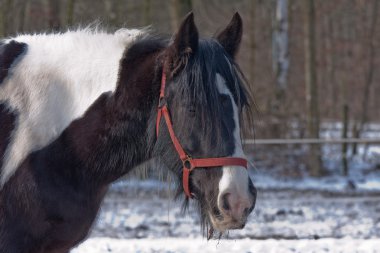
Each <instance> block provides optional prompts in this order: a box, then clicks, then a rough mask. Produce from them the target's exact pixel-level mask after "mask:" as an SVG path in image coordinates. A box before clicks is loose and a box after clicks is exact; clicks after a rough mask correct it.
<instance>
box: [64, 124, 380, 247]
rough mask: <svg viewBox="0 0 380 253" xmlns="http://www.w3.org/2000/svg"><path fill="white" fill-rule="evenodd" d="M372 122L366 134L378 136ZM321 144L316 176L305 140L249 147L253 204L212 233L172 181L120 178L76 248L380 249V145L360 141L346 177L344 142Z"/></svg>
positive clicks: (330, 133) (330, 131)
mask: <svg viewBox="0 0 380 253" xmlns="http://www.w3.org/2000/svg"><path fill="white" fill-rule="evenodd" d="M375 126H376V127H378V128H376V129H375V130H374V131H372V132H371V133H369V134H368V136H366V137H379V135H380V126H379V125H375ZM339 132H340V131H339V127H338V130H337V131H336V133H335V132H333V131H332V130H329V131H327V132H326V133H324V134H322V135H323V136H324V137H331V136H335V135H336V136H339ZM325 135H326V136H325ZM322 151H323V163H324V165H325V168H326V169H327V173H328V174H327V176H325V177H323V178H318V179H314V178H310V177H309V176H308V175H307V170H306V169H305V167H304V166H303V165H302V156H304V154H305V152H307V150H305V147H304V146H300V147H298V148H295V147H285V149H284V148H283V147H281V148H280V149H276V148H275V147H271V150H270V152H267V150H263V151H262V153H260V152H261V151H260V150H254V151H252V152H250V153H251V154H254V155H252V156H251V157H250V159H251V161H252V162H253V164H254V167H255V168H250V174H251V178H252V179H253V181H254V184H255V185H256V186H257V187H258V199H257V203H256V208H255V210H254V212H253V213H252V214H251V216H250V219H249V222H248V223H247V224H246V226H245V228H244V229H243V230H238V231H230V232H229V233H228V234H226V235H223V236H222V238H221V239H213V240H210V241H207V240H206V239H204V238H203V237H202V232H201V231H200V226H199V217H197V215H196V212H195V211H194V210H193V209H191V208H190V210H189V212H188V213H186V215H184V214H183V213H182V211H181V203H177V202H174V201H173V200H172V199H173V197H172V196H170V192H171V189H172V188H173V186H168V183H167V182H160V181H155V180H145V181H138V180H133V179H129V180H124V181H121V182H118V183H116V184H114V185H113V186H112V187H111V189H110V191H109V193H108V195H107V197H106V198H105V200H104V203H103V206H102V209H101V211H100V213H99V217H98V219H97V221H96V224H95V225H94V228H93V230H92V232H91V234H90V235H89V238H88V239H87V240H86V241H85V242H83V243H82V244H81V245H79V246H78V247H77V248H76V249H73V250H72V252H71V253H103V252H112V253H129V252H140V253H142V252H147V253H148V252H149V253H153V252H155V253H156V252H163V253H169V252H170V253H172V252H173V253H174V252H183V253H185V252H187V253H188V252H197V253H198V252H221V253H222V252H226V253H227V252H228V253H230V252H243V253H248V252H251V253H254V252H258V253H261V252H263V253H271V252H273V253H282V252H284V253H285V252H286V253H288V252H289V253H290V252H291V253H295V252H296V253H298V252H299V253H304V252H333V253H339V252H342V253H375V252H379V253H380V146H365V145H360V146H358V155H356V156H352V157H350V158H349V161H348V162H349V168H350V173H349V176H348V177H342V176H341V167H340V166H341V158H340V155H341V154H340V145H335V146H334V145H330V146H329V145H325V146H323V147H322ZM274 154H276V156H274ZM279 154H281V155H282V157H280V158H281V159H280V158H278V157H279V156H280V155H279ZM277 158H278V160H276V159H277ZM284 158H285V159H284Z"/></svg>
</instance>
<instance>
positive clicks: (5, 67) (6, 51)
mask: <svg viewBox="0 0 380 253" xmlns="http://www.w3.org/2000/svg"><path fill="white" fill-rule="evenodd" d="M26 49H27V44H25V43H22V42H17V41H14V40H12V41H10V42H9V43H6V44H3V43H0V85H1V84H2V82H3V81H4V79H5V78H6V77H7V76H8V72H9V69H10V68H11V67H12V64H14V62H15V61H16V59H17V58H18V57H19V56H20V55H21V54H23V53H24V52H25V51H26Z"/></svg>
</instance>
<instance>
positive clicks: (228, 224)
mask: <svg viewBox="0 0 380 253" xmlns="http://www.w3.org/2000/svg"><path fill="white" fill-rule="evenodd" d="M210 218H211V223H212V226H213V227H214V228H215V229H217V230H219V231H220V232H224V231H226V230H234V229H243V228H244V227H245V224H246V222H245V221H244V222H243V221H241V222H239V221H236V220H232V219H230V218H228V217H224V218H223V219H222V220H220V219H217V218H216V217H214V216H211V217H210Z"/></svg>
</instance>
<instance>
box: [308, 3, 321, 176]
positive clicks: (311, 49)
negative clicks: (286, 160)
mask: <svg viewBox="0 0 380 253" xmlns="http://www.w3.org/2000/svg"><path fill="white" fill-rule="evenodd" d="M304 4H305V6H304V7H305V10H304V12H305V26H304V29H305V41H304V42H305V83H306V104H307V129H308V137H309V138H319V108H318V88H317V75H316V45H315V21H316V20H315V2H314V0H305V1H304ZM308 162H309V164H308V167H309V170H310V175H312V176H321V174H322V161H321V149H320V146H318V145H310V152H309V159H308Z"/></svg>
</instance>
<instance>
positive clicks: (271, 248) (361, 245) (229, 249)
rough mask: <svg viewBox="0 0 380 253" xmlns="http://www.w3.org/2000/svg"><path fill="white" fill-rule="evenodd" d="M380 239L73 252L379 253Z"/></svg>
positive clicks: (140, 244) (157, 243) (167, 244)
mask: <svg viewBox="0 0 380 253" xmlns="http://www.w3.org/2000/svg"><path fill="white" fill-rule="evenodd" d="M379 245H380V239H369V240H363V239H352V238H343V239H321V240H316V241H311V240H274V239H268V240H250V239H241V240H233V241H227V240H221V241H206V240H202V239H188V238H164V239H149V240H141V239H113V238H91V239H89V240H88V241H86V242H85V243H83V244H82V245H81V246H80V247H78V248H77V249H75V250H73V251H72V253H83V252H88V253H90V252H91V253H103V252H113V253H128V252H139V253H140V252H151V253H156V252H163V253H174V252H175V253H185V252H191V253H203V252H210V253H211V252H215V253H233V252H239V253H248V252H249V253H256V252H257V253H295V252H314V253H322V252H334V253H340V252H342V253H343V252H344V253H361V252H363V253H364V252H366V253H367V252H371V253H377V252H380V247H379Z"/></svg>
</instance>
